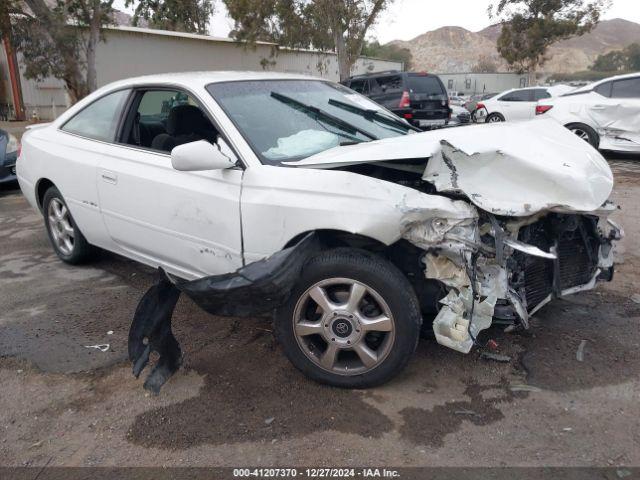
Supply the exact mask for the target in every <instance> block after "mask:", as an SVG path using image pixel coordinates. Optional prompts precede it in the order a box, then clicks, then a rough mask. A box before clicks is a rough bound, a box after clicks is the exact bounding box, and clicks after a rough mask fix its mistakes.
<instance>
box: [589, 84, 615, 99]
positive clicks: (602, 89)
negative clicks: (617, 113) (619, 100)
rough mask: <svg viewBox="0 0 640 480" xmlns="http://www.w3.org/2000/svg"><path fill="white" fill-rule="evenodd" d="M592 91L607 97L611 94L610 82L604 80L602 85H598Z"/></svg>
mask: <svg viewBox="0 0 640 480" xmlns="http://www.w3.org/2000/svg"><path fill="white" fill-rule="evenodd" d="M593 91H594V92H596V93H599V94H600V95H602V96H603V97H607V98H609V97H610V96H611V82H605V83H603V84H602V85H598V86H597V87H596V88H594V90H593Z"/></svg>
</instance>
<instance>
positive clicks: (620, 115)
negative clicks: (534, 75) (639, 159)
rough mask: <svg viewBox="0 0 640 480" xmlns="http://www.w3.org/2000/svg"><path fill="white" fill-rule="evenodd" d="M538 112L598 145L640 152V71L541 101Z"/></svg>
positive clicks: (622, 150) (603, 148)
mask: <svg viewBox="0 0 640 480" xmlns="http://www.w3.org/2000/svg"><path fill="white" fill-rule="evenodd" d="M536 114H538V115H544V116H545V117H552V118H554V119H556V120H557V121H558V122H560V123H561V124H562V125H564V126H566V127H567V128H568V129H569V130H571V131H572V132H573V133H575V134H576V135H578V136H579V137H580V138H582V139H583V140H585V141H587V142H589V143H590V144H591V145H592V146H593V147H595V148H600V149H602V150H615V151H621V152H635V153H640V73H634V74H630V75H620V76H616V77H611V78H607V79H604V80H601V81H599V82H596V83H593V84H591V85H587V86H586V87H582V88H579V89H577V90H575V91H573V92H570V93H568V94H565V95H562V96H560V97H555V98H550V99H546V100H542V101H540V102H538V106H537V107H536Z"/></svg>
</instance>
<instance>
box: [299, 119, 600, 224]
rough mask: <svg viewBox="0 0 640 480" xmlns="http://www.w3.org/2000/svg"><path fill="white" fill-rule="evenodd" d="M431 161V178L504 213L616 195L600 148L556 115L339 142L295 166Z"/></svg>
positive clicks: (581, 207)
mask: <svg viewBox="0 0 640 480" xmlns="http://www.w3.org/2000/svg"><path fill="white" fill-rule="evenodd" d="M416 158H424V159H428V163H427V167H426V169H425V172H424V175H423V177H422V178H423V179H424V180H425V181H428V182H430V183H433V184H434V185H435V187H436V189H437V190H438V191H439V192H448V193H459V194H464V195H466V196H467V197H468V198H469V199H470V200H471V202H473V203H474V204H475V205H476V206H478V207H479V208H481V209H483V210H485V211H488V212H492V213H495V214H498V215H508V216H527V215H532V214H535V213H537V212H539V211H543V210H556V211H579V212H590V211H593V210H596V209H598V208H599V207H600V206H602V204H603V203H604V202H605V201H606V200H607V199H608V198H609V195H610V194H611V190H612V188H613V174H612V172H611V169H610V168H609V165H608V164H607V162H606V160H605V159H604V158H603V157H602V155H600V154H599V153H598V152H597V151H596V150H595V149H593V148H592V147H591V146H590V145H588V144H587V143H586V142H585V141H584V140H581V139H580V138H578V137H577V136H576V135H574V134H573V133H571V132H570V131H568V130H567V129H565V128H564V127H563V126H562V125H560V124H559V123H557V122H556V121H555V120H553V119H535V120H531V121H527V122H519V123H501V124H488V125H479V126H471V127H462V128H451V129H443V130H434V131H430V132H422V133H417V134H414V135H406V136H402V137H394V138H387V139H383V140H378V141H375V142H369V143H362V144H358V145H351V146H344V147H336V148H332V149H329V150H326V151H324V152H321V153H318V154H316V155H313V156H311V157H308V158H306V159H304V160H301V161H299V162H291V163H289V165H291V166H296V167H309V168H336V167H339V166H346V165H354V164H358V163H371V162H385V161H398V160H406V159H416Z"/></svg>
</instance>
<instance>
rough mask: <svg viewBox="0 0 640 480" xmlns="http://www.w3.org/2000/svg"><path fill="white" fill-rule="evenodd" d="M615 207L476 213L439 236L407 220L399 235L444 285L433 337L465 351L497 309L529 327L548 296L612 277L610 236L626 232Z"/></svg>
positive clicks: (612, 238) (430, 275) (428, 275)
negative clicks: (615, 216) (420, 251)
mask: <svg viewBox="0 0 640 480" xmlns="http://www.w3.org/2000/svg"><path fill="white" fill-rule="evenodd" d="M613 210H615V206H613V204H611V203H610V202H607V203H606V204H605V205H604V206H603V207H602V208H601V209H600V210H598V211H595V212H589V213H585V214H573V213H554V212H547V213H539V214H537V215H534V216H531V217H519V218H511V219H510V220H509V219H506V220H505V219H504V218H503V219H502V220H498V218H497V217H495V216H494V215H491V214H487V213H484V212H481V213H480V215H479V217H478V218H477V219H473V218H470V219H468V220H466V221H464V220H463V221H461V220H456V221H455V222H453V223H451V224H450V225H449V227H448V228H449V230H447V231H446V232H442V231H441V232H440V235H439V236H438V237H436V236H433V235H431V236H428V235H425V232H428V231H429V229H425V227H424V224H420V222H414V223H411V224H408V225H406V228H405V232H404V235H403V237H404V238H405V239H407V240H409V241H411V242H412V243H414V244H415V245H417V246H418V247H420V248H422V249H423V250H425V251H426V253H425V254H424V256H423V262H424V264H425V276H426V278H427V279H433V280H438V281H440V282H442V283H443V284H445V285H446V287H448V290H449V293H448V295H447V296H445V297H444V298H443V299H441V300H440V304H441V305H442V307H441V308H440V311H439V313H438V315H437V316H436V318H435V321H434V323H433V330H434V333H435V336H436V340H437V341H438V343H440V344H442V345H445V346H447V347H449V348H452V349H454V350H457V351H460V352H463V353H468V352H469V351H470V350H471V348H472V347H473V345H474V344H476V343H477V340H476V339H477V336H478V334H479V332H480V331H482V330H484V329H486V328H489V327H490V326H491V324H492V322H493V318H494V317H495V316H496V315H497V314H499V315H500V316H501V317H502V318H504V319H506V318H511V319H513V320H515V321H517V322H518V323H519V324H520V325H522V326H523V327H524V328H528V326H529V317H530V316H531V315H533V314H535V313H536V312H537V311H538V310H539V309H540V308H541V307H542V306H543V305H545V304H546V303H548V302H549V301H550V300H552V299H553V298H558V297H562V296H566V295H570V294H573V293H576V292H579V291H583V290H589V289H591V288H593V287H594V286H595V284H596V282H597V281H599V280H611V278H612V276H613V248H612V246H613V242H615V241H617V240H620V239H621V238H622V237H623V235H624V232H623V231H622V229H621V228H620V227H618V226H617V225H615V224H614V223H613V222H611V221H610V220H608V218H607V217H608V215H609V214H610V213H611V212H612V211H613ZM438 225H440V226H442V225H444V224H443V222H439V223H438ZM445 228H446V227H445ZM497 305H499V306H500V309H497V307H496V306H497ZM505 307H510V309H511V311H510V312H509V311H507V310H506V309H505Z"/></svg>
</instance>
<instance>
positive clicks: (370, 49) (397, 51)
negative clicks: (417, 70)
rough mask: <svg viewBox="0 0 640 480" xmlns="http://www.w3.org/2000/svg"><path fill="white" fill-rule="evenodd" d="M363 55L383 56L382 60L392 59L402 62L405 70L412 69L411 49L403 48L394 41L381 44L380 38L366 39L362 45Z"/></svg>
mask: <svg viewBox="0 0 640 480" xmlns="http://www.w3.org/2000/svg"><path fill="white" fill-rule="evenodd" d="M361 55H364V56H366V57H373V58H381V59H382V60H392V61H395V62H402V63H403V64H404V68H405V70H410V69H411V62H412V60H413V56H412V55H411V50H409V49H408V48H403V47H400V46H398V45H394V44H392V43H387V44H385V45H380V42H378V40H375V39H374V40H371V41H365V42H364V45H363V46H362V52H361Z"/></svg>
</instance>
